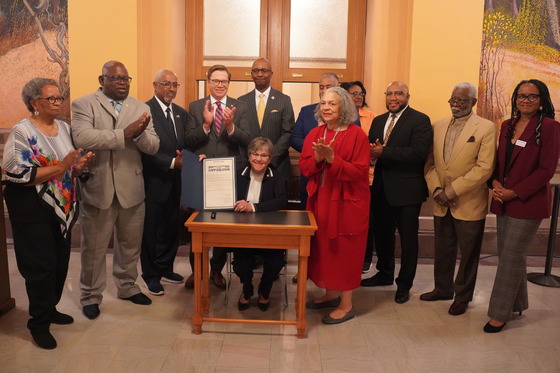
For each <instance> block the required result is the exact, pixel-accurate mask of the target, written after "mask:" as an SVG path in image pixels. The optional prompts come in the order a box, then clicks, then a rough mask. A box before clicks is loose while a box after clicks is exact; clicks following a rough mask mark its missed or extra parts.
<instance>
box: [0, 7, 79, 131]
mask: <svg viewBox="0 0 560 373" xmlns="http://www.w3.org/2000/svg"><path fill="white" fill-rule="evenodd" d="M68 62H69V56H68V1H67V0H0V66H1V68H0V74H1V75H2V81H3V82H4V84H2V85H0V113H2V115H0V128H11V127H12V126H13V125H14V124H15V123H17V122H18V121H20V120H21V119H23V118H24V117H26V116H28V115H29V112H28V111H27V109H26V108H25V106H24V104H23V102H22V100H21V90H22V88H23V86H24V84H25V83H27V82H28V81H29V80H31V79H32V78H35V77H45V78H52V79H54V80H56V81H57V82H59V84H60V86H61V90H62V92H61V93H62V95H63V96H64V97H65V98H66V100H65V101H64V104H63V114H62V119H65V120H67V121H68V118H69V111H70V110H69V108H70V106H69V105H70V102H69V101H70V100H69V98H70V82H69V76H68Z"/></svg>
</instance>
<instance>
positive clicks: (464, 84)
mask: <svg viewBox="0 0 560 373" xmlns="http://www.w3.org/2000/svg"><path fill="white" fill-rule="evenodd" d="M457 88H467V89H468V90H469V97H470V98H476V87H475V86H474V85H472V84H471V83H467V82H462V83H457V84H455V87H453V90H455V89H457Z"/></svg>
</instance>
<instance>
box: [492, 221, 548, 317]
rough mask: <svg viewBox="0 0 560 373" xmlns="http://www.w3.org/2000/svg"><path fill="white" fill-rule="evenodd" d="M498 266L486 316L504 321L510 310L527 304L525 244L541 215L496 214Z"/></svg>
mask: <svg viewBox="0 0 560 373" xmlns="http://www.w3.org/2000/svg"><path fill="white" fill-rule="evenodd" d="M497 218H498V257H499V263H498V270H497V271H496V280H494V287H493V288H492V295H491V296H490V304H489V306H488V317H490V318H491V319H494V320H496V321H500V322H507V321H508V320H509V319H510V317H511V314H512V312H519V311H524V310H526V309H527V308H529V300H528V294H527V261H526V256H527V247H528V246H529V244H530V243H531V241H532V240H533V237H534V236H535V233H537V229H538V228H539V225H540V224H541V221H542V219H517V218H512V217H511V216H507V215H505V214H504V215H498V217H497Z"/></svg>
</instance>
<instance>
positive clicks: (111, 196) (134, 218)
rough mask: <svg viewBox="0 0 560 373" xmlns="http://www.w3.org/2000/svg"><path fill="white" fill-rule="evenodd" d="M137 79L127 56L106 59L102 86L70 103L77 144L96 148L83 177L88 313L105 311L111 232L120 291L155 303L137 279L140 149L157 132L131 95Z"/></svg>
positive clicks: (153, 148) (148, 148) (153, 144)
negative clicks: (126, 61) (125, 59)
mask: <svg viewBox="0 0 560 373" xmlns="http://www.w3.org/2000/svg"><path fill="white" fill-rule="evenodd" d="M131 80H132V78H131V77H129V76H128V71H127V69H126V67H125V66H124V65H123V64H122V63H121V62H118V61H109V62H106V63H105V65H103V69H102V73H101V75H100V76H99V84H100V85H101V88H99V89H98V90H97V91H95V92H94V93H92V94H90V95H87V96H84V97H81V98H78V99H76V100H75V101H74V102H73V103H72V138H73V140H74V144H75V145H76V147H77V148H83V149H87V150H88V151H92V152H93V153H94V154H95V158H94V160H93V161H92V162H91V163H90V164H89V166H88V168H89V176H85V177H82V178H81V180H80V183H79V198H80V202H81V204H80V228H81V231H82V242H81V254H82V255H81V259H82V273H81V276H80V288H81V290H82V295H81V304H82V307H83V313H84V315H85V316H86V317H87V318H88V319H95V318H96V317H97V316H99V313H100V310H99V305H100V304H101V300H102V299H103V295H102V293H103V290H104V289H105V281H106V269H105V254H106V251H107V246H108V245H109V240H110V238H111V234H113V232H114V235H113V242H114V244H113V252H114V255H113V279H114V281H115V285H116V286H117V296H118V297H119V298H121V299H126V300H129V301H131V302H133V303H135V304H142V305H148V304H151V303H152V301H151V300H150V298H148V297H147V296H146V295H144V294H142V292H141V291H140V288H139V287H138V285H137V284H136V283H135V282H136V279H137V277H138V270H137V269H136V268H137V263H138V258H139V256H140V246H141V241H142V230H143V225H144V198H145V193H144V178H143V176H142V157H141V154H142V153H146V154H155V153H156V152H157V150H158V148H159V138H158V136H157V134H156V132H155V130H154V126H153V124H152V120H151V115H150V108H149V107H148V105H146V104H145V103H143V102H141V101H139V100H137V99H135V98H133V97H130V96H129V95H128V93H129V90H130V82H131ZM86 175H87V174H86Z"/></svg>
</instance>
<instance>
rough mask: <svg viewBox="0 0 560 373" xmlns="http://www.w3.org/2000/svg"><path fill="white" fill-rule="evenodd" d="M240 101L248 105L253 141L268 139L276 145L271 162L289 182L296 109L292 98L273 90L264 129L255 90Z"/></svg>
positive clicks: (240, 98) (265, 115) (267, 105)
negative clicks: (258, 138) (259, 118)
mask: <svg viewBox="0 0 560 373" xmlns="http://www.w3.org/2000/svg"><path fill="white" fill-rule="evenodd" d="M239 100H240V101H243V102H245V103H247V107H248V115H247V118H248V119H249V132H250V134H251V139H254V138H255V137H259V136H261V137H266V138H268V139H270V141H272V143H273V144H274V154H273V155H272V159H271V161H270V163H271V165H272V167H273V168H274V169H275V170H276V171H277V173H279V174H280V175H282V177H283V178H284V180H289V179H290V177H291V175H292V172H291V171H292V170H291V166H290V156H289V153H288V149H289V148H290V136H291V134H292V129H293V128H294V123H295V119H294V109H293V108H292V100H291V99H290V96H287V95H285V94H283V93H282V92H280V91H277V90H275V89H274V88H272V89H271V90H270V97H269V98H268V100H267V102H266V107H265V110H264V117H263V123H262V127H260V126H259V120H258V117H257V106H256V103H255V90H252V91H251V92H249V93H247V94H245V95H243V96H241V97H239Z"/></svg>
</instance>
